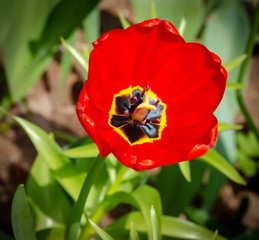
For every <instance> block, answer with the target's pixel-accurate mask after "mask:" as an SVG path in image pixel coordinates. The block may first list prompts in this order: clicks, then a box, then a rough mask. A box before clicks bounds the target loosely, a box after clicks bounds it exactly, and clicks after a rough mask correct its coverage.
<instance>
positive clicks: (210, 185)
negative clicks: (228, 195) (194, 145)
mask: <svg viewBox="0 0 259 240" xmlns="http://www.w3.org/2000/svg"><path fill="white" fill-rule="evenodd" d="M215 150H216V151H217V152H220V153H221V155H222V156H223V157H224V158H225V159H226V160H228V158H227V154H226V152H225V151H224V150H225V146H224V144H223V141H222V138H221V136H220V135H219V136H218V139H217V144H216V146H215ZM206 165H207V164H206ZM206 168H207V174H208V175H209V176H208V175H207V176H208V182H207V184H206V186H205V188H204V193H203V202H202V208H203V209H204V210H206V211H207V212H210V211H211V210H212V208H213V206H214V204H215V203H216V201H217V199H218V197H219V191H220V189H221V188H222V186H223V184H224V183H225V182H226V181H227V177H226V176H225V175H224V174H223V173H221V172H220V171H218V170H217V169H216V168H214V167H212V166H207V167H206Z"/></svg>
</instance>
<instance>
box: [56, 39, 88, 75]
mask: <svg viewBox="0 0 259 240" xmlns="http://www.w3.org/2000/svg"><path fill="white" fill-rule="evenodd" d="M60 40H61V42H62V43H63V45H64V46H65V48H66V49H67V50H68V51H69V52H70V53H71V55H72V56H73V57H74V58H75V59H76V61H77V62H78V63H79V64H80V65H81V67H82V68H83V69H84V70H85V72H86V73H88V63H87V61H86V59H84V58H83V56H82V55H81V54H80V53H79V52H78V51H77V50H76V49H75V48H74V47H72V46H71V45H70V44H69V43H68V42H67V41H66V40H65V39H64V38H63V37H62V38H60Z"/></svg>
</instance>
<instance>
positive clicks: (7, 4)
mask: <svg viewBox="0 0 259 240" xmlns="http://www.w3.org/2000/svg"><path fill="white" fill-rule="evenodd" d="M0 6H1V7H0V29H1V31H0V47H1V45H2V43H3V41H4V40H5V37H6V34H7V32H8V29H9V25H10V23H11V19H12V11H13V7H14V0H8V1H6V0H1V1H0Z"/></svg>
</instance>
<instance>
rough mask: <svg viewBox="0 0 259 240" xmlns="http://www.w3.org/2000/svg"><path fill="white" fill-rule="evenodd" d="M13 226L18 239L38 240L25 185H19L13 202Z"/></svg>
mask: <svg viewBox="0 0 259 240" xmlns="http://www.w3.org/2000/svg"><path fill="white" fill-rule="evenodd" d="M12 227H13V232H14V236H15V239H16V240H36V236H35V233H34V229H33V220H32V215H31V212H30V209H29V205H28V202H27V199H26V195H25V191H24V186H23V185H19V186H18V187H17V189H16V192H15V194H14V198H13V204H12Z"/></svg>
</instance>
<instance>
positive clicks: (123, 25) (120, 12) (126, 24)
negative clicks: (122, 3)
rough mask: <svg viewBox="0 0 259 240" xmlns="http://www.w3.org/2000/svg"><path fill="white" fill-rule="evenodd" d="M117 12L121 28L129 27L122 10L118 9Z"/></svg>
mask: <svg viewBox="0 0 259 240" xmlns="http://www.w3.org/2000/svg"><path fill="white" fill-rule="evenodd" d="M117 12H118V16H119V19H120V23H121V26H122V27H123V29H126V28H128V27H130V25H131V24H130V23H129V22H128V21H127V20H126V18H125V17H124V16H123V14H122V11H121V10H120V9H118V10H117Z"/></svg>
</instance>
